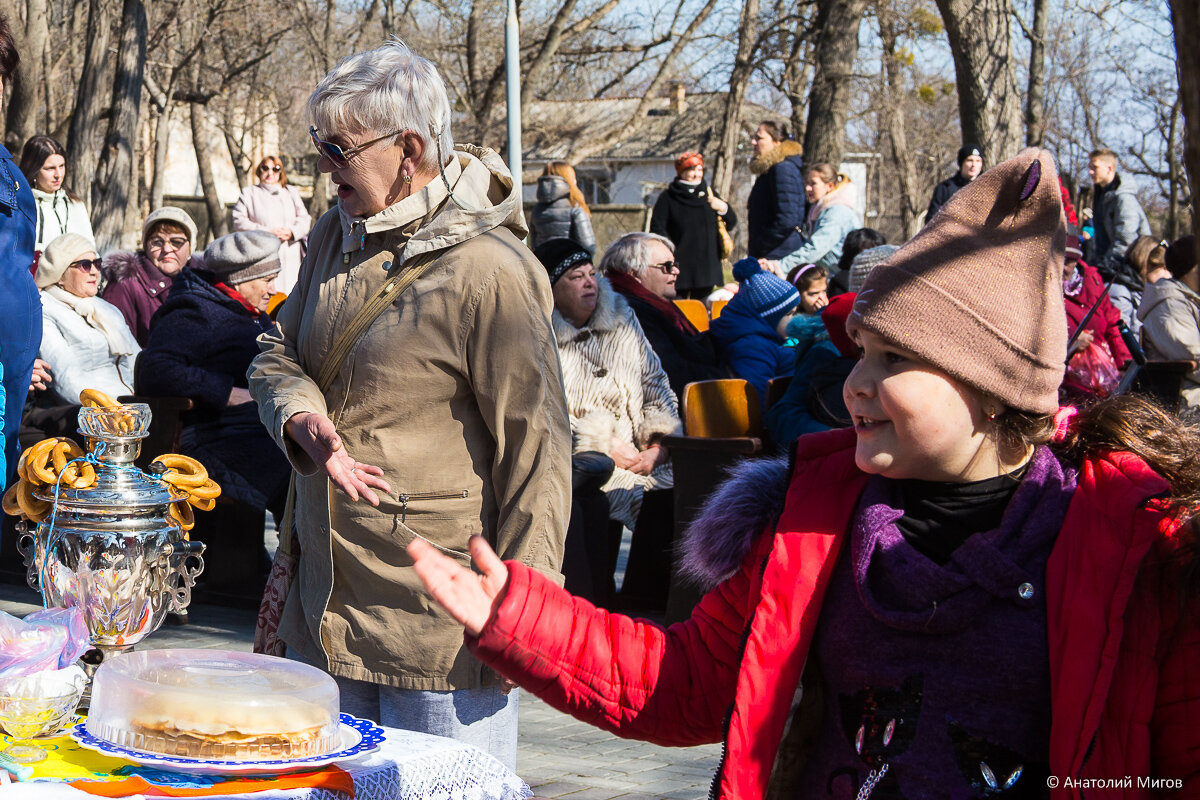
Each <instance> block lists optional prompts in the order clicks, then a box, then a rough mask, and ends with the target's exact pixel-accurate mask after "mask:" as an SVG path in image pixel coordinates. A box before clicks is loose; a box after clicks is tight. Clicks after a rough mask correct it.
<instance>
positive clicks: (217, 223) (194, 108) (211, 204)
mask: <svg viewBox="0 0 1200 800" xmlns="http://www.w3.org/2000/svg"><path fill="white" fill-rule="evenodd" d="M188 105H189V106H191V116H192V119H191V122H192V149H193V150H194V151H195V153H196V165H197V166H198V167H199V168H200V191H202V192H203V193H204V206H205V208H207V209H208V230H209V233H211V234H212V237H213V238H214V239H215V238H217V237H218V236H224V235H225V234H227V233H229V225H228V224H226V222H225V206H223V205H222V204H221V198H220V197H219V196H218V195H217V182H216V181H215V180H213V171H212V152H211V151H210V150H209V147H208V137H207V136H205V135H204V106H203V105H201V104H200V103H189V104H188Z"/></svg>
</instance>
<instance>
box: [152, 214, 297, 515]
mask: <svg viewBox="0 0 1200 800" xmlns="http://www.w3.org/2000/svg"><path fill="white" fill-rule="evenodd" d="M204 264H205V268H204V269H197V268H194V267H185V268H184V269H183V271H182V272H180V273H179V276H178V277H177V278H176V279H175V283H174V284H172V285H171V294H170V296H169V297H168V298H167V300H166V302H165V303H163V306H162V308H160V309H159V310H158V311H157V312H156V313H155V315H154V320H153V322H152V324H151V326H150V337H149V339H148V341H147V343H146V347H145V349H144V350H142V354H141V357H140V358H139V359H138V362H137V367H136V370H135V376H134V380H135V382H136V384H137V391H138V393H139V394H145V395H150V396H181V397H190V398H191V399H192V400H194V401H195V403H196V409H195V410H194V411H190V412H188V414H187V415H186V416H185V418H184V426H183V432H182V435H181V437H180V449H181V451H182V452H183V453H184V454H186V455H190V456H192V457H194V458H196V459H199V461H200V462H201V463H202V464H204V465H205V467H207V468H208V471H209V473H210V474H211V475H212V476H213V479H214V480H215V481H217V483H219V484H220V485H221V488H222V490H223V496H224V497H226V498H229V499H232V500H236V501H238V502H242V503H245V504H247V505H249V506H252V507H254V508H266V509H267V510H269V511H270V512H271V513H272V514H273V515H274V516H275V518H276V519H279V518H280V516H282V512H283V503H284V500H285V499H286V495H287V482H288V477H289V474H290V471H291V467H290V465H289V464H288V461H287V459H286V458H285V457H284V455H283V453H282V452H281V451H280V450H279V448H278V447H277V446H276V445H275V442H274V441H273V440H272V439H271V436H270V434H268V433H267V430H266V428H264V427H263V425H262V423H261V422H260V421H259V419H258V407H257V406H256V405H255V403H254V400H253V398H251V397H250V393H249V391H248V390H247V388H246V387H247V383H246V370H247V369H248V368H249V367H250V362H251V360H253V358H254V357H255V356H257V355H258V343H257V342H256V339H257V338H258V335H259V334H260V333H263V332H265V331H268V330H271V329H272V328H274V326H275V323H274V322H272V321H271V318H270V317H268V316H267V314H266V307H267V300H268V299H270V297H271V291H272V283H273V281H274V279H275V275H277V274H278V273H279V239H278V238H277V237H276V236H275V235H274V234H272V233H270V232H268V231H239V232H238V233H234V234H230V235H229V236H222V237H221V238H219V239H217V240H216V241H214V242H213V243H212V244H210V245H209V246H208V248H207V249H206V250H205V251H204Z"/></svg>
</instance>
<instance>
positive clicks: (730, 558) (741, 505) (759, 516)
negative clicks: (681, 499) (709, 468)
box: [679, 456, 791, 591]
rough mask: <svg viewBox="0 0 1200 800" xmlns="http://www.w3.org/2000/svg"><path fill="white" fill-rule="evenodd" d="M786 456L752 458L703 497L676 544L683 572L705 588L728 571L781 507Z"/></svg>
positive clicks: (777, 516)
mask: <svg viewBox="0 0 1200 800" xmlns="http://www.w3.org/2000/svg"><path fill="white" fill-rule="evenodd" d="M790 472H791V471H790V469H789V467H788V459H787V457H786V456H778V457H774V458H751V459H746V460H745V461H741V462H739V463H737V464H736V465H734V466H733V467H732V468H730V470H729V477H728V479H726V480H725V481H724V482H723V483H721V485H720V486H718V487H717V489H716V491H714V492H713V493H712V495H711V496H710V497H709V498H708V499H707V500H705V501H704V505H703V506H701V508H700V511H699V513H697V515H696V518H695V519H694V520H693V521H692V524H691V525H689V526H688V529H687V531H686V532H685V533H684V535H683V541H682V543H681V544H680V561H679V566H680V570H681V574H682V575H683V577H684V579H685V580H688V581H690V582H692V583H694V584H696V585H698V586H700V587H701V588H702V589H704V590H705V591H708V590H709V589H711V588H712V587H714V586H716V585H717V584H718V583H720V582H721V581H723V580H725V579H726V578H728V577H729V576H730V575H732V574H733V573H734V572H735V571H737V568H738V567H739V566H740V565H741V563H742V560H743V559H744V558H745V557H746V553H748V552H750V548H751V546H752V545H753V544H754V540H755V539H756V538H757V537H758V536H760V535H761V534H763V533H764V532H768V533H769V532H770V531H768V530H767V529H768V526H770V527H772V528H773V527H774V525H775V523H776V521H777V520H778V519H779V515H780V514H781V513H782V512H783V502H784V499H785V498H786V496H787V488H788V478H789V475H790Z"/></svg>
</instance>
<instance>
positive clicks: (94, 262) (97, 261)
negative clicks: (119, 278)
mask: <svg viewBox="0 0 1200 800" xmlns="http://www.w3.org/2000/svg"><path fill="white" fill-rule="evenodd" d="M102 264H104V259H102V258H92V259H87V258H83V259H80V260H79V261H72V262H71V263H70V264H68V265H67V266H68V267H74V268H75V269H77V270H79V271H80V272H92V271H93V270H94V271H96V272H99V271H100V267H101V265H102Z"/></svg>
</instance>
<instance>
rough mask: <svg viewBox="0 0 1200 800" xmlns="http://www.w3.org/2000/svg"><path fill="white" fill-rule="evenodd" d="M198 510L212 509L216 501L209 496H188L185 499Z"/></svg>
mask: <svg viewBox="0 0 1200 800" xmlns="http://www.w3.org/2000/svg"><path fill="white" fill-rule="evenodd" d="M187 501H188V502H189V503H191V504H192V505H193V506H194V507H195V508H196V510H198V511H212V510H213V508H214V507H215V506H216V505H217V501H216V500H214V499H213V498H211V497H195V496H193V497H189V498H188V499H187Z"/></svg>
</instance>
